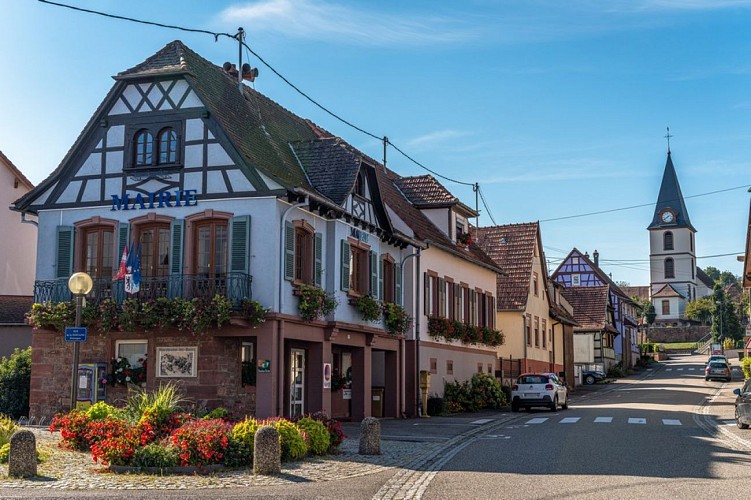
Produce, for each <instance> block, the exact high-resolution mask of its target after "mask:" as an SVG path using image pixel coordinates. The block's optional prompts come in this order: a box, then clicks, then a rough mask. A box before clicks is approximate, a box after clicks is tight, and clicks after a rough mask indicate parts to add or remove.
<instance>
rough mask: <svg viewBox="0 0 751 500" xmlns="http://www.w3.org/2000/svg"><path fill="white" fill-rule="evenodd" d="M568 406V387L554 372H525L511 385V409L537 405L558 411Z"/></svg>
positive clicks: (513, 410)
mask: <svg viewBox="0 0 751 500" xmlns="http://www.w3.org/2000/svg"><path fill="white" fill-rule="evenodd" d="M558 405H560V406H561V408H562V409H564V410H565V409H567V408H568V388H567V387H566V385H565V384H564V383H563V381H561V379H559V378H558V376H557V375H556V374H554V373H524V374H522V375H519V377H518V378H517V379H516V383H515V384H514V385H512V386H511V411H512V412H517V411H519V408H533V407H536V406H541V407H546V408H549V409H550V410H551V411H557V410H558Z"/></svg>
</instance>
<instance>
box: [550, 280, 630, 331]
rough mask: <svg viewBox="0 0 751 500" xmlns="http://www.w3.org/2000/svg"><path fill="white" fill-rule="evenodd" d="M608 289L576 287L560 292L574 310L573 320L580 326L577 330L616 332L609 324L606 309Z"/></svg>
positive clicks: (605, 287)
mask: <svg viewBox="0 0 751 500" xmlns="http://www.w3.org/2000/svg"><path fill="white" fill-rule="evenodd" d="M608 293H609V292H608V287H607V286H605V285H603V286H577V287H569V288H564V289H563V290H561V294H562V295H563V296H564V297H566V300H568V301H569V302H570V303H571V306H572V307H573V308H574V319H576V322H577V323H579V324H580V325H581V326H580V327H577V328H574V331H577V330H587V331H591V330H605V331H609V332H613V333H616V334H617V333H618V331H617V330H616V329H615V328H614V327H613V325H612V323H611V322H610V316H609V313H608V307H609V306H610V302H609V300H608Z"/></svg>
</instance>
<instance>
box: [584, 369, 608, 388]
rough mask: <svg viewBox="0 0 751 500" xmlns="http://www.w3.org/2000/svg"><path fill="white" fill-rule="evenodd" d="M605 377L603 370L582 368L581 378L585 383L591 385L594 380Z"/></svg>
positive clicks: (597, 380)
mask: <svg viewBox="0 0 751 500" xmlns="http://www.w3.org/2000/svg"><path fill="white" fill-rule="evenodd" d="M606 377H607V375H605V372H603V371H600V370H584V371H583V372H582V380H583V381H584V383H585V384H587V385H592V384H594V383H595V382H599V381H601V380H605V378H606Z"/></svg>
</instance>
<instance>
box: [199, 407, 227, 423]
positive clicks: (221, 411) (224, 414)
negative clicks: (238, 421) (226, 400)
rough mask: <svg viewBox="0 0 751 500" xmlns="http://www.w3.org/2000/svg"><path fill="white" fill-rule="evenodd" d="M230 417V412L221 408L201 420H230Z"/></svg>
mask: <svg viewBox="0 0 751 500" xmlns="http://www.w3.org/2000/svg"><path fill="white" fill-rule="evenodd" d="M230 416H231V414H230V411H229V410H228V409H227V408H222V407H221V406H220V407H219V408H214V409H213V410H211V411H210V412H208V413H207V414H206V415H204V416H203V417H201V418H203V419H204V420H211V419H214V418H223V419H228V418H229V417H230Z"/></svg>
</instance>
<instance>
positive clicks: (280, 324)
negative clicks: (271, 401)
mask: <svg viewBox="0 0 751 500" xmlns="http://www.w3.org/2000/svg"><path fill="white" fill-rule="evenodd" d="M308 204H309V200H308V197H307V196H306V197H305V200H304V201H302V202H299V203H294V204H292V205H290V206H289V207H287V209H286V210H285V211H284V213H282V217H281V222H280V234H279V309H278V312H279V314H282V307H283V306H284V293H282V289H283V285H284V223H285V222H286V220H287V215H288V214H289V213H290V212H291V211H292V210H294V209H295V208H300V207H304V206H307V205H308ZM277 335H278V336H279V339H278V341H279V346H278V350H279V360H278V366H279V378H278V379H277V382H278V385H277V387H276V393H277V396H278V398H277V401H278V403H277V415H279V416H281V415H284V320H283V319H279V320H277ZM280 393H281V394H280Z"/></svg>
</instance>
